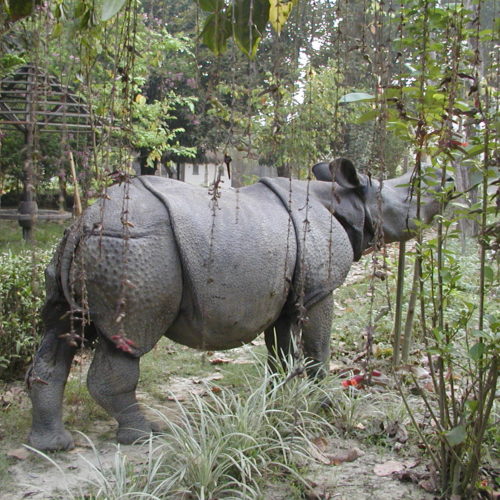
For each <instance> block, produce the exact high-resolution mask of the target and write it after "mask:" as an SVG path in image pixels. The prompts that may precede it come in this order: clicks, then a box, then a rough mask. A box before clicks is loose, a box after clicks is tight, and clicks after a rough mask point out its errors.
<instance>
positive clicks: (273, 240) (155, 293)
mask: <svg viewBox="0 0 500 500" xmlns="http://www.w3.org/2000/svg"><path fill="white" fill-rule="evenodd" d="M331 168H332V175H333V176H334V178H335V181H336V182H335V183H332V182H321V181H310V182H308V181H299V180H293V181H290V180H288V179H264V180H263V181H262V182H260V183H257V184H255V185H253V186H249V187H245V188H242V189H240V190H239V191H236V190H225V191H223V192H222V193H221V195H220V197H219V198H218V199H217V200H216V201H214V200H213V199H212V200H211V199H210V195H209V194H208V193H207V190H206V189H202V188H197V187H193V186H189V185H187V184H184V183H180V182H177V181H173V180H169V179H164V178H159V177H148V176H146V177H142V178H137V179H134V180H132V181H131V182H130V183H129V184H122V185H119V186H118V185H117V186H114V187H112V188H110V189H109V190H108V193H107V194H108V197H107V199H103V200H101V201H100V202H99V203H96V204H95V205H93V206H92V207H91V208H89V209H88V210H87V211H86V212H85V213H84V215H83V216H82V217H81V219H80V220H79V221H77V222H76V223H75V225H74V226H73V227H72V228H71V229H70V230H69V231H68V232H67V233H66V235H65V237H64V238H63V240H62V242H61V243H60V245H59V248H58V250H57V252H56V254H55V256H54V258H53V259H52V262H51V264H50V265H49V266H48V268H47V270H46V289H47V299H46V303H45V306H44V309H43V320H44V327H45V331H44V336H43V339H42V342H41V345H40V348H39V350H38V352H37V354H36V356H35V360H34V363H33V366H32V368H31V369H30V372H29V373H28V377H27V378H28V384H29V387H30V396H31V400H32V404H33V422H32V429H31V433H30V436H29V443H30V444H31V445H32V446H34V447H36V448H38V449H40V450H58V449H69V448H72V447H73V446H74V443H73V439H72V437H71V435H70V433H69V432H68V431H67V430H65V429H64V425H63V421H62V399H63V392H64V386H65V384H66V380H67V377H68V373H69V370H70V366H71V362H72V359H73V356H74V354H75V351H76V348H77V347H76V346H75V345H74V343H73V345H72V344H71V342H68V336H67V335H66V334H68V333H69V332H71V331H72V330H71V325H70V316H72V314H70V313H69V311H73V313H75V311H77V310H78V309H79V307H80V304H82V303H84V302H85V301H86V303H87V304H88V311H89V318H90V321H91V327H92V330H93V331H94V332H95V333H96V337H97V342H96V347H95V355H94V359H93V361H92V364H91V367H90V369H89V373H88V379H87V383H88V388H89V391H90V393H91V394H92V396H93V397H94V398H95V399H96V401H97V402H98V403H99V404H100V405H102V406H103V407H104V408H105V409H106V411H107V412H108V413H109V414H110V415H112V416H113V417H114V418H115V419H116V420H117V421H118V431H117V439H118V441H119V442H121V443H132V442H133V441H135V440H136V439H138V438H140V437H143V436H147V435H149V434H150V432H151V431H154V430H155V425H154V424H153V423H151V422H149V421H148V420H147V419H146V418H145V416H144V415H143V414H142V412H141V411H140V408H139V407H138V404H137V401H136V396H135V390H136V386H137V382H138V379H139V360H140V357H141V356H142V355H143V354H145V353H146V352H148V351H149V350H150V349H151V348H152V347H153V346H154V345H155V344H156V343H157V342H158V340H159V339H160V338H161V337H162V336H163V335H166V336H167V337H169V338H171V339H173V340H174V341H176V342H179V343H181V344H184V345H187V346H190V347H194V348H197V349H228V348H232V347H236V346H240V345H242V344H244V343H246V342H249V341H251V340H252V339H254V338H255V337H256V336H257V335H258V334H259V333H261V332H263V331H264V332H265V340H266V345H267V347H268V351H269V366H270V368H271V369H273V370H275V369H276V368H277V366H278V364H279V363H280V362H283V360H284V359H285V357H286V356H287V355H288V353H289V352H290V350H291V335H292V330H293V329H294V328H297V324H299V323H300V322H299V321H298V320H299V316H300V313H299V311H303V313H302V315H303V317H302V319H304V317H305V318H307V320H306V321H305V322H303V325H302V338H303V347H304V353H305V355H306V356H307V358H308V360H309V368H308V371H309V372H310V374H312V375H313V376H322V374H323V371H324V364H325V363H326V362H327V360H328V358H329V353H330V330H331V323H332V305H333V300H332V292H333V290H334V289H336V288H337V287H339V286H340V285H341V284H342V282H343V281H344V279H345V277H346V275H347V272H348V271H349V268H350V266H351V264H352V262H353V260H357V259H359V258H360V256H361V254H362V252H363V251H364V250H366V249H367V248H368V247H369V246H370V245H371V243H372V238H373V225H372V223H373V219H374V217H375V214H376V213H377V203H378V200H377V197H379V196H380V197H381V199H382V204H381V205H382V214H381V215H382V221H383V229H384V234H385V239H386V241H398V240H405V239H408V238H409V237H411V230H412V228H413V223H412V221H411V218H412V217H413V216H414V215H415V206H414V201H413V200H412V199H411V197H410V196H408V187H405V188H402V187H397V186H398V185H399V184H405V183H407V182H408V179H407V177H406V176H403V178H399V179H392V180H390V181H386V182H384V184H383V189H382V190H381V191H380V192H379V186H378V183H376V182H375V181H373V182H371V183H370V182H369V181H368V180H367V179H366V178H365V177H363V176H359V177H358V175H357V173H356V171H355V169H354V167H353V165H352V164H351V163H350V162H349V161H348V160H337V161H336V162H333V163H332V165H331ZM290 190H291V192H290ZM124 196H125V200H124ZM288 200H289V201H288ZM124 201H125V203H124ZM290 203H291V204H290ZM127 204H128V206H127ZM124 207H125V208H124ZM436 209H437V205H436V204H433V203H432V202H430V201H429V203H426V204H424V207H423V212H424V213H423V214H422V218H423V219H425V220H427V221H428V220H430V218H431V217H432V216H433V215H434V214H435V213H436ZM124 210H125V211H126V212H125V214H124ZM124 218H125V219H127V220H126V223H125V225H124V224H123V220H124ZM306 220H307V223H306V222H305V221H306ZM124 235H128V238H124ZM82 290H85V292H82ZM297 303H298V304H299V305H300V306H301V307H300V308H299V307H297ZM73 316H74V314H73ZM76 326H78V325H76ZM77 330H78V328H77ZM87 330H89V327H87ZM69 338H70V337H69Z"/></svg>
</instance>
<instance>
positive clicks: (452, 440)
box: [444, 425, 467, 447]
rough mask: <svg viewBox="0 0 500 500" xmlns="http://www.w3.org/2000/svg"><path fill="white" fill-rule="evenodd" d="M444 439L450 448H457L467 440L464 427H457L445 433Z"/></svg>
mask: <svg viewBox="0 0 500 500" xmlns="http://www.w3.org/2000/svg"><path fill="white" fill-rule="evenodd" d="M444 437H445V438H446V441H448V444H449V445H450V446H451V447H454V446H458V445H459V444H462V443H463V442H464V441H465V440H466V438H467V432H466V430H465V425H457V426H456V427H454V428H453V429H451V430H450V431H448V432H446V433H445V435H444Z"/></svg>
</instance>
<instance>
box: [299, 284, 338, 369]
mask: <svg viewBox="0 0 500 500" xmlns="http://www.w3.org/2000/svg"><path fill="white" fill-rule="evenodd" d="M332 317H333V295H332V294H330V295H328V296H327V297H325V298H324V299H323V300H321V301H319V302H317V303H316V304H314V305H313V306H312V307H311V308H310V309H309V310H308V311H307V321H305V322H304V325H303V328H302V341H303V345H304V355H305V357H306V369H307V374H308V375H309V376H310V377H315V378H323V377H324V376H325V375H326V374H327V373H328V366H327V365H328V361H329V359H330V334H331V329H332Z"/></svg>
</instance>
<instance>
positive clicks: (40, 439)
mask: <svg viewBox="0 0 500 500" xmlns="http://www.w3.org/2000/svg"><path fill="white" fill-rule="evenodd" d="M28 443H29V445H30V446H32V447H33V448H36V449H37V450H41V451H58V450H72V449H73V448H74V447H75V442H74V441H73V438H72V437H71V434H70V433H69V432H68V431H67V430H65V429H62V430H60V431H51V432H36V431H33V430H32V431H31V432H30V434H29V436H28Z"/></svg>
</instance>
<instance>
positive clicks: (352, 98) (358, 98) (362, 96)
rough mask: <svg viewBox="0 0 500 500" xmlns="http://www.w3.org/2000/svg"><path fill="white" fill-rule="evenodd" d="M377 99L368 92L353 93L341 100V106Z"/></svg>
mask: <svg viewBox="0 0 500 500" xmlns="http://www.w3.org/2000/svg"><path fill="white" fill-rule="evenodd" d="M374 99H375V97H374V96H372V95H371V94H367V93H366V92H351V93H350V94H346V95H344V96H342V97H341V98H340V99H339V103H340V104H349V103H351V102H370V101H373V100H374Z"/></svg>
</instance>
